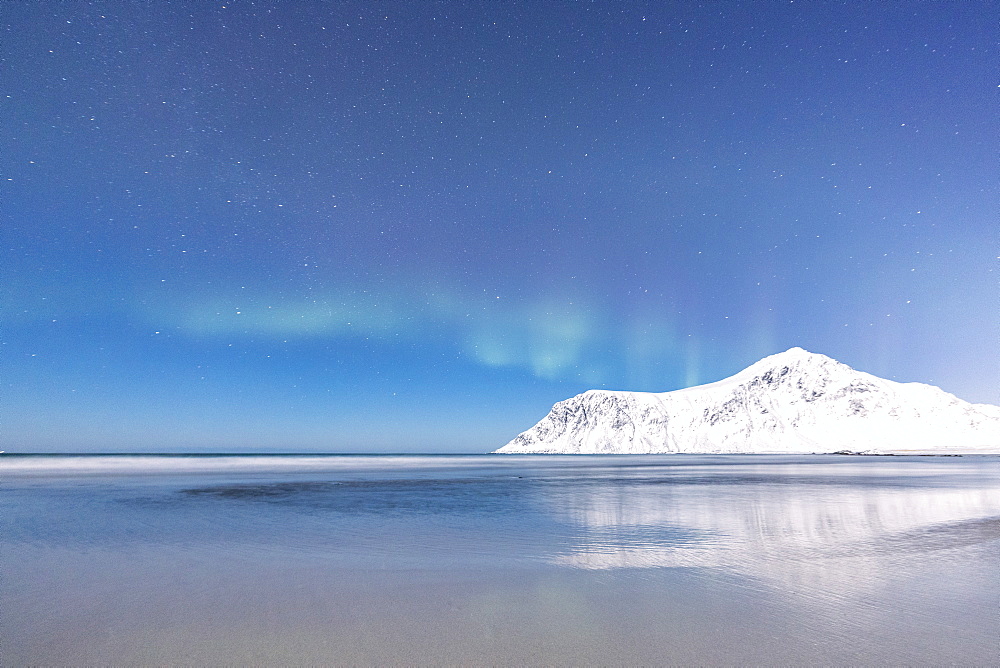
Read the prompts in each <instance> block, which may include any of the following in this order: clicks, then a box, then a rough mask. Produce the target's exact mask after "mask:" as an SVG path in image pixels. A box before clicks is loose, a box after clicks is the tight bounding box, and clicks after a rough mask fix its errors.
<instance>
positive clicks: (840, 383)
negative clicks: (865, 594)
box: [496, 347, 1000, 454]
mask: <svg viewBox="0 0 1000 668" xmlns="http://www.w3.org/2000/svg"><path fill="white" fill-rule="evenodd" d="M956 449H966V450H973V451H993V452H1000V407H998V406H991V405H989V404H970V403H968V402H965V401H962V400H961V399H958V398H957V397H955V396H954V395H951V394H948V393H947V392H945V391H944V390H942V389H940V388H938V387H935V386H933V385H927V384H923V383H898V382H896V381H892V380H887V379H884V378H879V377H877V376H874V375H871V374H868V373H865V372H863V371H857V370H855V369H852V368H851V367H849V366H847V365H846V364H843V363H841V362H838V361H837V360H835V359H833V358H831V357H827V356H826V355H821V354H818V353H811V352H808V351H806V350H804V349H802V348H798V347H795V348H791V349H789V350H787V351H784V352H781V353H777V354H775V355H770V356H768V357H765V358H763V359H761V360H759V361H758V362H755V363H754V364H751V365H750V366H749V367H747V368H746V369H743V370H742V371H740V372H738V373H736V374H734V375H733V376H730V377H729V378H724V379H722V380H720V381H716V382H714V383H709V384H706V385H698V386H694V387H689V388H684V389H680V390H674V391H671V392H661V393H651V392H631V391H624V390H588V391H586V392H583V393H582V394H579V395H577V396H575V397H571V398H569V399H566V400H564V401H560V402H558V403H556V404H555V405H554V406H553V407H552V409H551V410H550V411H549V413H548V415H546V416H545V417H544V418H542V420H541V421H539V422H538V423H537V424H536V425H535V426H533V427H532V428H531V429H528V430H527V431H524V432H522V433H521V434H519V435H518V436H517V437H515V438H514V439H513V440H512V441H511V442H510V443H508V444H507V445H505V446H503V447H502V448H500V449H498V450H496V452H498V453H501V454H510V453H553V454H556V453H562V454H599V453H607V454H654V453H670V452H674V453H757V452H759V453H812V452H836V451H842V450H850V451H867V452H888V451H924V450H931V451H939V450H940V451H954V450H956Z"/></svg>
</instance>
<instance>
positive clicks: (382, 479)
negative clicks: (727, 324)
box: [0, 454, 1000, 666]
mask: <svg viewBox="0 0 1000 668" xmlns="http://www.w3.org/2000/svg"><path fill="white" fill-rule="evenodd" d="M0 562H2V571H0V664H2V665H4V666H16V665H178V664H185V665H207V664H213V665H221V664H225V665H236V664H240V665H246V664H254V665H347V664H354V665H357V664H363V665H439V664H463V665H487V664H488V665H510V664H517V665H540V664H545V665H597V664H599V665H639V664H642V665H664V664H672V665H734V664H739V665H746V664H758V665H759V664H767V665H773V664H784V665H789V664H794V665H813V664H822V665H848V664H850V665H872V664H893V665H900V664H906V665H942V664H963V665H996V664H997V662H998V661H1000V457H998V456H984V455H980V456H961V457H916V456H913V457H910V456H881V457H880V456H849V455H813V456H768V455H754V456H751V455H747V456H742V455H740V456H737V455H649V456H547V455H536V456H504V455H432V456H416V455H378V456H373V455H232V456H230V455H197V456H194V455H85V456H69V455H10V454H3V455H0Z"/></svg>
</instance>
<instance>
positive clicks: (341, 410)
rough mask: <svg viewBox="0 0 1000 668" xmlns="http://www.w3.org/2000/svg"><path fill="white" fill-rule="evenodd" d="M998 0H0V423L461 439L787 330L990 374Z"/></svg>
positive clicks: (166, 440)
mask: <svg viewBox="0 0 1000 668" xmlns="http://www.w3.org/2000/svg"><path fill="white" fill-rule="evenodd" d="M998 25H1000V4H997V3H996V2H974V1H971V0H970V1H968V2H941V3H929V2H898V3H881V2H846V3H840V2H823V3H820V2H801V3H800V2H782V3H779V2H704V3H694V2H688V3H665V2H651V3H640V2H627V3H613V2H534V1H533V2H441V3H438V2H430V1H428V2H413V1H412V0H408V1H406V2H360V3H355V2H319V1H313V2H309V1H301V2H243V1H236V2H231V3H230V2H204V1H200V0H199V1H192V2H171V1H167V0H164V1H158V2H148V3H139V2H131V3H122V2H83V1H68V2H59V3H54V2H6V3H3V4H2V5H0V26H2V29H3V32H2V35H3V38H2V40H0V63H2V78H0V86H2V88H0V114H2V115H0V118H2V120H3V122H2V124H0V241H2V248H3V254H4V261H3V263H2V265H0V360H2V369H3V375H2V381H3V382H2V387H3V389H4V391H3V397H2V407H0V449H5V450H6V451H7V452H32V451H34V452H43V451H105V452H109V451H207V450H221V451H230V452H231V451H262V450H267V451H279V450H288V451H309V450H323V451H347V452H365V451H392V452H402V451H424V452H457V451H464V452H483V451H487V450H492V449H495V448H497V447H500V446H501V445H503V444H504V443H506V442H507V441H508V440H509V439H510V438H512V437H513V436H515V435H516V434H517V433H518V432H520V431H522V430H524V429H527V428H528V427H530V426H531V425H532V424H534V422H535V421H537V420H538V419H540V418H541V417H542V416H543V415H545V413H546V412H547V410H548V409H549V407H550V405H551V404H552V403H554V402H555V401H558V400H561V399H565V398H568V397H570V396H572V395H574V394H577V393H579V392H582V391H584V390H586V389H589V388H593V387H602V388H609V389H632V390H649V391H666V390H673V389H677V388H680V387H685V386H688V385H692V384H698V383H704V382H709V381H713V380H718V379H719V378H722V377H724V376H728V375H731V374H732V373H735V372H736V371H739V370H740V369H742V368H743V367H745V366H747V365H749V364H751V363H752V362H754V361H756V360H757V359H759V358H761V357H763V356H765V355H768V354H772V353H775V352H779V351H781V350H784V349H787V348H789V347H792V346H802V347H804V348H806V349H808V350H810V351H813V352H819V353H824V354H827V355H830V356H831V357H834V358H836V359H838V360H840V361H842V362H845V363H847V364H850V365H851V366H853V367H855V368H857V369H859V370H863V371H868V372H870V373H874V374H876V375H879V376H883V377H885V378H891V379H895V380H900V381H921V382H929V383H933V384H936V385H939V386H940V387H942V388H943V389H945V390H947V391H949V392H952V393H954V394H956V395H958V396H959V397H960V398H963V399H966V400H969V401H977V402H988V403H1000V389H998V381H997V379H998V378H1000V356H998V341H1000V297H998V294H1000V292H998V285H997V274H996V272H995V270H994V269H995V265H996V258H997V249H998V246H1000V244H998V241H1000V239H998V231H997V229H998V223H997V211H998V210H1000V198H998V190H1000V189H998V181H997V174H998V169H997V167H998V163H997V155H998V148H1000V142H998V134H997V127H998V121H1000V118H998V112H997V109H998V108H1000V107H998V104H997V102H998V100H997V98H998V92H1000V88H998V84H1000V80H998V78H997V67H996V65H997V62H998V57H1000V53H998V51H1000V49H998V39H1000V38H998Z"/></svg>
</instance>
